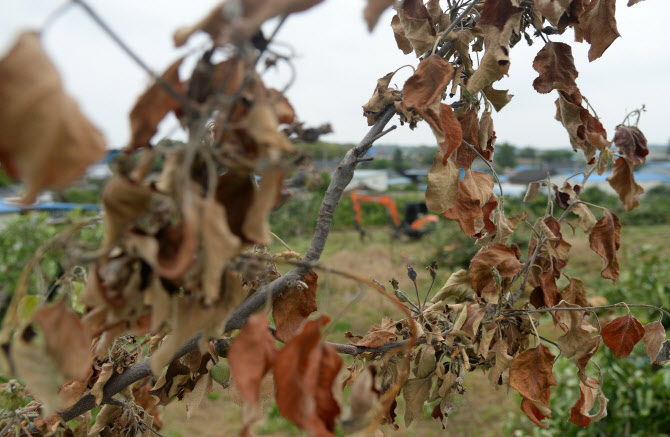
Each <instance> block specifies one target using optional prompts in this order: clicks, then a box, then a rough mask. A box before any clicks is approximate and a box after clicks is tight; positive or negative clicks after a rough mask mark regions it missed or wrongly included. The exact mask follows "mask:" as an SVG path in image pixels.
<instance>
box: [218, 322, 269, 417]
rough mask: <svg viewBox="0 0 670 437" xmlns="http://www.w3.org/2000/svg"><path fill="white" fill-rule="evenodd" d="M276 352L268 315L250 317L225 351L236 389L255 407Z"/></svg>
mask: <svg viewBox="0 0 670 437" xmlns="http://www.w3.org/2000/svg"><path fill="white" fill-rule="evenodd" d="M277 353H278V350H277V346H276V345H275V340H274V338H272V334H271V333H270V330H269V329H268V317H267V315H266V314H263V313H259V314H254V315H253V316H251V317H249V320H247V323H245V324H244V326H243V327H242V329H241V330H240V333H239V334H238V335H237V336H236V337H235V339H234V340H233V344H232V345H231V346H230V350H229V352H228V360H229V362H230V370H231V373H232V377H233V380H234V381H235V386H236V387H237V389H238V390H239V391H240V393H241V394H242V397H243V398H244V399H245V400H246V401H247V402H250V403H252V404H258V399H259V389H260V386H261V381H262V380H263V377H264V376H265V374H266V373H268V372H269V371H270V370H271V369H272V367H273V366H274V362H275V357H276V356H277Z"/></svg>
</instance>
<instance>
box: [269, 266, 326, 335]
mask: <svg viewBox="0 0 670 437" xmlns="http://www.w3.org/2000/svg"><path fill="white" fill-rule="evenodd" d="M318 278H319V277H318V276H317V274H316V273H315V272H314V270H311V271H310V272H308V273H307V274H306V275H305V278H304V282H305V284H307V288H306V289H297V288H290V289H288V290H286V291H284V292H282V294H280V295H279V297H277V298H276V299H275V301H274V302H273V304H272V317H273V318H274V321H275V326H276V328H277V331H276V336H277V338H279V339H280V340H281V341H283V342H287V341H289V340H290V339H292V338H293V337H295V335H296V334H297V333H298V332H299V331H300V328H301V327H302V325H303V323H304V322H305V320H307V318H308V317H309V315H310V314H312V313H313V312H314V311H316V310H317V309H318V307H317V304H316V289H317V286H318V284H317V279H318Z"/></svg>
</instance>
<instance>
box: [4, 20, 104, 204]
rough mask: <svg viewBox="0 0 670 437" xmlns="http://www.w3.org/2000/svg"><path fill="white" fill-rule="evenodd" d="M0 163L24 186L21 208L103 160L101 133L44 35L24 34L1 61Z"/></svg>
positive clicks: (73, 179)
mask: <svg viewBox="0 0 670 437" xmlns="http://www.w3.org/2000/svg"><path fill="white" fill-rule="evenodd" d="M0 101H2V105H0V164H2V167H3V168H4V169H5V171H6V172H7V173H8V174H9V175H10V176H11V177H13V178H15V179H20V180H22V181H23V182H25V192H24V194H23V195H22V197H21V199H20V200H19V202H20V203H22V204H30V203H33V202H34V201H35V198H36V197H37V195H38V194H39V193H40V192H41V191H42V190H44V189H45V188H48V187H58V188H61V187H63V186H65V185H67V184H69V183H71V182H73V181H75V180H76V179H77V178H78V177H80V176H81V175H82V174H83V173H84V170H85V169H86V167H88V166H89V165H90V164H93V163H94V162H95V161H97V160H98V159H100V158H102V156H103V155H104V153H105V143H104V139H103V137H102V135H101V134H100V132H99V131H98V130H97V129H96V128H95V127H94V126H93V124H91V122H90V121H89V120H88V119H87V118H86V116H85V115H84V114H83V113H82V112H81V110H80V109H79V106H78V105H77V103H76V102H75V100H74V99H72V97H70V96H69V95H67V94H66V93H65V91H64V90H63V88H62V84H61V78H60V75H59V74H58V71H57V70H56V67H55V66H54V65H53V64H52V63H51V61H50V60H49V58H48V57H47V54H46V53H45V52H44V50H43V48H42V46H41V44H40V37H39V34H37V33H36V32H23V33H21V34H20V35H19V36H18V38H17V40H16V42H15V43H14V45H13V46H12V48H11V49H10V50H9V52H8V53H7V54H6V55H5V56H4V57H3V58H2V59H0Z"/></svg>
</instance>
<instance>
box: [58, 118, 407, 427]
mask: <svg viewBox="0 0 670 437" xmlns="http://www.w3.org/2000/svg"><path fill="white" fill-rule="evenodd" d="M394 114H395V109H394V107H393V106H392V105H390V106H388V107H387V108H386V109H385V110H384V111H383V112H382V113H381V115H380V116H379V118H378V119H377V122H376V123H375V124H374V125H373V126H372V128H370V131H369V132H368V133H367V135H365V137H364V138H363V139H362V140H361V142H360V143H359V145H358V146H356V147H354V148H352V149H350V150H349V151H348V152H347V154H346V155H345V157H344V159H343V160H342V162H341V163H340V165H339V166H338V167H337V170H335V174H334V175H333V178H332V180H331V181H330V185H329V186H328V190H327V191H326V194H325V195H324V198H323V202H322V203H321V209H320V210H319V218H318V220H317V223H316V230H315V232H314V237H313V238H312V243H311V244H310V247H309V249H308V251H307V255H306V256H305V261H307V263H314V262H317V261H318V260H319V258H320V257H321V253H323V249H324V247H325V245H326V239H327V238H328V233H329V232H330V225H331V223H332V221H333V215H334V214H335V208H337V205H338V203H339V201H340V198H341V197H342V193H343V192H344V189H345V188H346V186H347V185H349V182H351V179H352V178H353V176H354V171H355V170H356V166H357V165H358V162H359V159H360V158H361V157H362V156H363V155H365V154H366V153H367V152H368V150H370V147H372V144H373V143H374V142H375V141H376V140H377V139H379V138H380V137H381V135H380V134H382V133H385V132H389V131H390V129H389V130H387V131H384V128H385V127H386V125H387V124H388V122H389V121H390V120H391V118H392V117H393V115H394ZM307 272H309V267H308V266H306V265H305V264H303V265H298V266H296V267H294V268H293V269H291V270H290V271H289V272H288V273H286V274H285V275H283V276H281V277H280V278H277V279H276V280H274V281H272V282H271V283H269V284H267V285H266V286H264V287H261V288H260V289H259V290H258V291H256V293H254V294H253V295H252V296H251V297H249V298H248V299H247V300H245V301H244V302H243V303H242V305H241V306H240V307H239V308H237V309H236V310H235V311H234V312H233V314H232V315H231V316H230V318H229V319H228V322H227V323H226V327H225V332H229V331H232V330H234V329H239V328H241V327H242V326H244V324H245V323H246V321H247V319H248V318H249V316H251V315H252V314H253V313H254V312H255V311H257V310H258V309H259V308H262V307H263V305H265V303H266V301H267V299H268V298H270V299H274V298H275V297H277V296H278V295H279V294H280V293H281V292H282V291H284V290H286V289H288V288H290V287H292V286H293V285H295V282H296V281H297V280H300V279H301V278H302V277H304V276H305V275H306V274H307ZM200 337H201V334H197V335H195V336H193V337H192V338H191V339H190V340H188V341H187V342H186V343H185V344H184V345H183V346H182V347H181V348H180V349H179V350H178V351H177V352H176V353H175V355H174V358H173V360H176V359H178V358H181V357H183V356H184V355H186V354H187V353H189V352H191V351H193V350H195V349H196V348H197V347H198V340H199V339H200ZM341 346H343V348H344V349H346V350H347V352H344V350H343V351H342V353H351V352H355V354H360V353H363V352H369V350H367V348H359V347H357V346H352V348H355V350H354V349H351V348H348V347H346V346H348V345H341ZM398 346H399V345H395V347H398ZM149 375H151V367H150V365H149V360H148V359H146V360H144V361H142V362H141V363H137V364H135V365H133V366H131V367H129V368H128V369H126V371H125V372H123V373H121V374H118V375H114V376H112V377H111V378H110V379H109V381H108V382H107V384H105V387H104V389H103V398H102V403H103V404H105V403H107V402H109V401H110V400H111V399H112V397H113V396H114V395H115V394H117V393H119V392H120V391H121V390H123V389H124V388H126V387H128V386H130V385H131V384H134V383H135V382H137V381H139V380H141V379H143V378H146V377H147V376H149ZM95 406H96V404H95V397H94V396H93V395H92V394H90V393H87V394H85V395H84V396H82V398H81V399H79V401H77V403H76V404H74V405H73V406H72V407H70V408H69V409H68V410H66V411H62V412H61V413H60V414H61V418H62V419H63V421H65V422H67V421H69V420H72V419H74V418H75V417H77V416H80V415H81V414H84V413H85V412H87V411H89V410H91V409H93V408H94V407H95Z"/></svg>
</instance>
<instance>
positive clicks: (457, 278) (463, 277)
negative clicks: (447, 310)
mask: <svg viewBox="0 0 670 437" xmlns="http://www.w3.org/2000/svg"><path fill="white" fill-rule="evenodd" d="M473 292H474V290H473V289H472V286H471V285H470V274H469V272H468V271H467V270H459V271H457V272H454V273H452V274H451V275H449V278H448V279H447V282H446V283H445V284H444V285H443V286H442V288H440V290H439V291H438V292H437V293H435V296H433V297H432V299H431V302H434V303H442V302H445V301H446V300H447V299H448V298H449V297H452V296H453V297H457V298H459V299H465V297H467V295H469V294H471V293H473Z"/></svg>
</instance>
